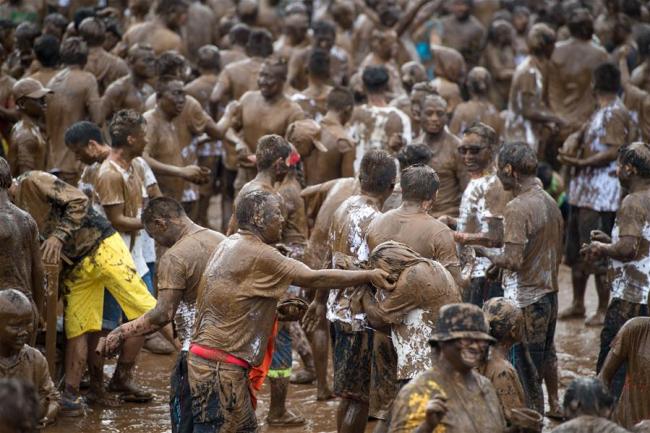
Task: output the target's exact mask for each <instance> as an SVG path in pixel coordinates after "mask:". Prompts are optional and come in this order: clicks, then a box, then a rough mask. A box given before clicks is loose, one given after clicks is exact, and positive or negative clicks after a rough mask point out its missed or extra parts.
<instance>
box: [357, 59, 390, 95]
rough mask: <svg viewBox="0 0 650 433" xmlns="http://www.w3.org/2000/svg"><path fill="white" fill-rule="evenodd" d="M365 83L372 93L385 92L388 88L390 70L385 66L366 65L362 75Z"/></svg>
mask: <svg viewBox="0 0 650 433" xmlns="http://www.w3.org/2000/svg"><path fill="white" fill-rule="evenodd" d="M361 79H362V80H363V85H364V86H365V88H366V89H367V90H368V92H370V93H379V92H385V91H386V90H388V80H389V79H390V77H389V75H388V70H387V69H386V67H385V66H383V65H379V66H366V67H365V68H364V70H363V74H362V76H361Z"/></svg>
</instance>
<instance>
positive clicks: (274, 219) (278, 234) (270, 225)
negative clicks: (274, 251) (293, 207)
mask: <svg viewBox="0 0 650 433" xmlns="http://www.w3.org/2000/svg"><path fill="white" fill-rule="evenodd" d="M260 213H261V215H259V216H256V220H258V221H256V223H255V225H256V226H257V227H258V230H259V234H260V236H261V237H262V239H263V240H264V242H265V243H267V244H273V243H276V242H278V241H280V239H281V238H282V225H283V224H284V217H283V216H282V208H281V205H280V201H279V200H278V199H277V198H276V197H272V198H270V199H269V200H268V201H267V202H266V204H265V205H264V207H263V208H262V209H261V210H260Z"/></svg>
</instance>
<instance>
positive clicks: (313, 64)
mask: <svg viewBox="0 0 650 433" xmlns="http://www.w3.org/2000/svg"><path fill="white" fill-rule="evenodd" d="M307 70H308V71H309V75H310V76H312V77H314V78H320V79H321V80H328V79H329V78H330V53H328V52H327V51H325V50H323V49H320V48H316V49H314V50H312V52H311V54H310V55H309V65H308V67H307Z"/></svg>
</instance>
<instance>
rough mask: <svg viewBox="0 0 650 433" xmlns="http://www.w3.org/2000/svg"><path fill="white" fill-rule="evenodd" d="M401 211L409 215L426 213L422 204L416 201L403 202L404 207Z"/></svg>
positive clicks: (402, 206)
mask: <svg viewBox="0 0 650 433" xmlns="http://www.w3.org/2000/svg"><path fill="white" fill-rule="evenodd" d="M400 209H401V210H403V211H405V212H409V213H425V212H426V211H425V209H424V208H423V206H422V203H421V202H416V201H410V200H407V201H402V205H401V206H400Z"/></svg>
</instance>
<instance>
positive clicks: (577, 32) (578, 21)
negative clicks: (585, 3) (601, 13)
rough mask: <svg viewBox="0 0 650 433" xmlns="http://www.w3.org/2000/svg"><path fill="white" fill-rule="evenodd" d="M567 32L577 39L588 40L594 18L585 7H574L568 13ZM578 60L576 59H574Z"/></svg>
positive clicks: (591, 33) (591, 34)
mask: <svg viewBox="0 0 650 433" xmlns="http://www.w3.org/2000/svg"><path fill="white" fill-rule="evenodd" d="M568 27H569V32H570V33H571V36H573V37H574V38H577V39H582V40H589V39H591V37H592V36H593V34H594V19H593V16H592V15H591V12H589V9H586V8H582V7H579V8H575V9H573V10H572V11H571V12H570V15H569V23H568ZM576 60H578V59H576Z"/></svg>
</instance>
